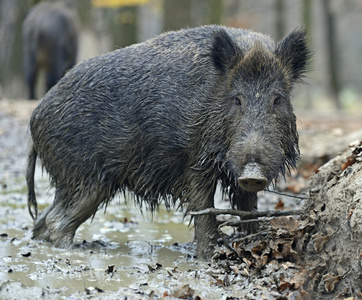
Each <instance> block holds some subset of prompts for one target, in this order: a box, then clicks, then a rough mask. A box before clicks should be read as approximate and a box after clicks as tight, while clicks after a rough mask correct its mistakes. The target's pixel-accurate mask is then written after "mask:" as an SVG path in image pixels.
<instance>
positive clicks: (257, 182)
mask: <svg viewBox="0 0 362 300" xmlns="http://www.w3.org/2000/svg"><path fill="white" fill-rule="evenodd" d="M238 182H239V184H240V186H241V187H242V189H243V190H245V191H247V192H259V191H261V190H263V189H264V188H265V187H266V186H267V184H268V180H267V178H266V177H265V176H264V175H263V173H262V169H261V166H260V164H258V163H256V162H251V163H248V164H247V165H246V166H245V167H244V171H243V172H242V173H241V175H240V177H239V178H238Z"/></svg>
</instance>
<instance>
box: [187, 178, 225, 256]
mask: <svg viewBox="0 0 362 300" xmlns="http://www.w3.org/2000/svg"><path fill="white" fill-rule="evenodd" d="M215 190H216V184H215V185H214V186H213V188H211V189H209V190H208V191H207V192H206V191H205V190H204V189H199V190H197V191H196V189H195V195H193V197H192V198H191V197H190V198H191V202H190V204H189V210H191V211H199V210H203V209H206V208H210V207H214V194H215ZM202 191H204V192H202ZM195 200H196V201H195ZM194 225H195V241H196V244H197V257H198V258H201V259H205V258H210V256H212V253H213V250H214V246H215V244H216V242H217V238H218V237H219V235H218V232H217V225H216V217H215V216H210V215H202V216H195V217H194Z"/></svg>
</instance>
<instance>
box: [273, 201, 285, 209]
mask: <svg viewBox="0 0 362 300" xmlns="http://www.w3.org/2000/svg"><path fill="white" fill-rule="evenodd" d="M284 208H285V206H284V202H283V201H282V200H279V202H278V203H277V204H276V205H275V206H274V209H275V210H283V209H284Z"/></svg>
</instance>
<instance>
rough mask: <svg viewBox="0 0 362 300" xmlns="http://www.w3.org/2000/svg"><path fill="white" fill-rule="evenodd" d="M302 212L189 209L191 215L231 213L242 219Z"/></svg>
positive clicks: (298, 210)
mask: <svg viewBox="0 0 362 300" xmlns="http://www.w3.org/2000/svg"><path fill="white" fill-rule="evenodd" d="M303 213H304V210H303V209H296V210H276V211H241V210H233V209H219V208H207V209H204V210H200V211H191V212H190V213H189V214H190V215H191V216H199V215H212V216H214V215H233V216H238V217H240V218H242V219H255V218H260V217H280V216H290V215H301V214H303Z"/></svg>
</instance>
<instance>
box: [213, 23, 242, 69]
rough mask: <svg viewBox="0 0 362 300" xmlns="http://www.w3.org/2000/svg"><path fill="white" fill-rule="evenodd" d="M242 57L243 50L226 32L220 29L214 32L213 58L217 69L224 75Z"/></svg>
mask: <svg viewBox="0 0 362 300" xmlns="http://www.w3.org/2000/svg"><path fill="white" fill-rule="evenodd" d="M242 57H243V54H242V52H241V49H240V48H239V47H238V45H237V44H236V43H235V42H234V41H233V40H232V39H231V37H230V36H229V35H228V33H227V32H226V30H224V29H219V30H217V31H215V32H214V41H213V44H212V48H211V58H212V61H213V63H214V65H215V67H216V69H218V70H219V71H221V72H222V73H224V72H226V71H227V70H231V69H232V68H233V67H234V65H235V64H236V63H237V62H238V61H239V60H241V59H242Z"/></svg>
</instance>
